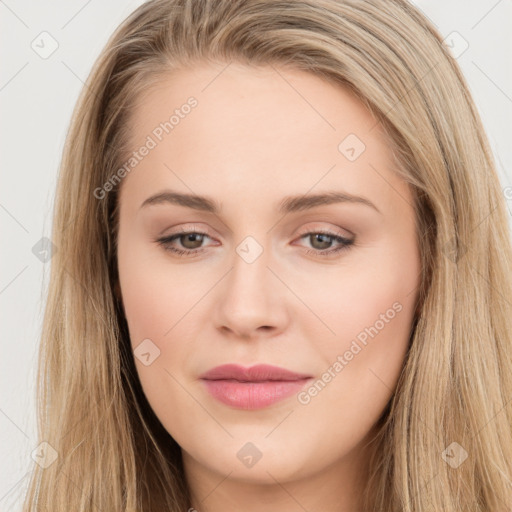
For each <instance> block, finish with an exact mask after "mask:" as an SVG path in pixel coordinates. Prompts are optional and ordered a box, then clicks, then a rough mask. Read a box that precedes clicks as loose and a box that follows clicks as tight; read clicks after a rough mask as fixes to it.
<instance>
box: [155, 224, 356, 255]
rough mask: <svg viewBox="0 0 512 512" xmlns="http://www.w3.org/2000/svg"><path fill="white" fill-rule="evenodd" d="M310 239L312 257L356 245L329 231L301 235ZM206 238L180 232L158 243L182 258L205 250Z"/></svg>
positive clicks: (206, 236) (193, 233)
mask: <svg viewBox="0 0 512 512" xmlns="http://www.w3.org/2000/svg"><path fill="white" fill-rule="evenodd" d="M308 237H309V240H310V242H311V245H312V246H313V249H308V250H306V253H307V254H312V255H319V256H331V255H333V254H337V253H340V252H341V251H344V250H348V249H349V248H350V246H351V245H353V244H354V240H353V239H352V240H351V239H348V238H345V237H342V236H340V235H338V234H336V233H331V232H329V231H311V232H308V233H305V234H303V235H301V237H300V239H303V238H308ZM206 238H211V237H210V236H209V235H207V234H206V233H201V232H199V231H194V230H192V231H180V232H179V233H174V234H173V235H170V236H166V237H162V238H159V239H157V240H156V242H157V243H158V244H160V245H161V246H162V247H163V248H164V250H166V251H169V252H172V253H175V254H178V255H180V256H192V255H194V254H198V253H200V252H203V251H204V250H205V247H203V242H204V241H205V239H206ZM175 242H179V244H180V245H181V247H183V249H181V248H179V247H176V246H175ZM333 243H337V244H338V246H337V247H335V248H330V247H331V246H332V245H333ZM315 246H316V247H315Z"/></svg>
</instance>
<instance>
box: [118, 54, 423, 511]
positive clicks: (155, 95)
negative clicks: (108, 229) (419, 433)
mask: <svg viewBox="0 0 512 512" xmlns="http://www.w3.org/2000/svg"><path fill="white" fill-rule="evenodd" d="M190 96H194V97H195V98H196V99H197V101H198V105H197V107H195V108H194V109H192V111H191V112H190V114H188V115H187V116H184V117H183V118H182V119H180V122H179V124H178V125H177V126H175V128H174V129H173V130H172V131H171V132H170V133H169V134H167V135H165V137H164V138H163V139H162V141H161V142H159V143H158V145H157V146H156V147H155V148H154V149H152V150H151V151H150V152H149V154H148V155H147V156H146V157H145V158H144V159H142V161H141V162H140V163H139V164H138V165H137V166H136V167H135V168H134V169H133V170H132V171H131V172H130V173H129V175H127V176H126V177H125V178H124V180H123V182H122V187H121V193H120V198H119V200H120V226H119V245H118V264H119V282H120V290H121V296H122V301H123V305H124V310H125V314H126V318H127V321H128V326H129V331H130V337H131V343H132V347H133V348H134V349H136V348H137V347H138V346H139V344H140V343H141V342H142V341H143V340H145V339H150V340H151V343H152V344H153V345H152V346H156V347H158V349H159V351H160V353H159V356H158V357H156V359H154V360H153V361H152V362H151V364H149V365H147V366H146V365H145V364H143V363H142V362H141V361H140V360H139V358H138V357H135V363H136V366H137V371H138V374H139V377H140V381H141V383H142V386H143V389H144V392H145V394H146V396H147V398H148V401H149V403H150V404H151V406H152V408H153V410H154V411H155V413H156V415H157V416H158V418H159V419H160V421H161V423H162V424H163V425H164V427H165V428H166V429H167V431H168V432H169V434H170V435H172V437H173V438H174V439H175V440H176V441H177V442H178V443H179V445H180V446H181V447H182V453H183V461H184V467H185V472H186V477H187V480H188V482H189V485H190V488H191V491H192V495H193V503H192V506H193V507H194V508H195V509H197V510H198V511H209V512H217V511H221V510H222V511H223V512H226V511H235V510H237V511H238V510H245V511H249V512H250V511H259V510H266V509H268V508H266V505H265V504H268V503H272V507H273V509H275V510H277V509H279V510H280V511H283V512H286V511H299V510H304V509H307V510H308V511H338V512H339V511H355V510H361V493H362V489H363V485H364V483H365V481H366V478H367V471H368V457H369V455H370V450H371V445H370V447H368V446H367V443H368V441H369V440H370V439H371V436H372V435H373V434H374V428H373V427H374V425H375V422H376V421H377V420H378V419H379V417H380V416H381V414H382V412H383V410H384V409H385V407H386V405H387V404H388V402H389V400H390V398H391V396H392V393H393V391H394V389H395V387H396V384H397V380H398V377H399V374H400V371H401V369H402V367H403V362H404V357H405V354H406V351H407V348H408V343H409V337H410V332H411V325H412V321H413V318H414V312H415V306H416V300H417V289H418V285H419V276H420V270H421V268H420V255H419V249H418V245H417V239H416V235H415V216H414V210H413V207H412V205H413V196H412V193H411V190H410V189H409V187H408V185H407V184H406V183H405V182H403V181H402V180H401V179H400V178H399V177H398V176H397V175H395V174H394V173H393V163H392V161H391V155H390V152H389V149H388V145H387V143H386V138H385V137H384V135H383V133H382V132H380V131H379V129H380V128H379V127H378V126H377V127H376V126H375V125H376V120H375V119H374V118H373V117H372V115H371V114H370V113H369V112H368V111H367V110H366V109H365V108H364V107H363V105H362V104H361V103H360V102H359V101H358V100H357V99H356V98H355V97H354V96H353V95H352V94H351V93H350V92H349V91H347V90H345V89H343V88H341V86H336V85H332V84H330V83H328V82H326V81H324V80H322V79H320V78H319V77H317V76H315V75H312V74H309V73H306V72H303V71H298V70H290V69H286V70H285V69H284V68H277V69H276V68H272V67H270V66H269V67H258V68H256V67H248V66H245V65H241V64H238V63H231V64H230V65H229V66H228V67H227V68H226V67H225V64H224V65H222V66H221V65H214V64H210V63H208V64H206V63H205V64H201V65H196V66H194V67H193V68H183V69H180V70H179V71H176V72H174V73H173V75H172V76H171V75H169V76H166V77H165V79H162V80H160V81H159V82H158V85H157V86H156V87H153V88H151V89H148V90H147V91H146V92H145V94H144V96H143V97H141V98H140V101H139V102H138V104H137V105H136V108H135V111H134V113H133V117H132V119H131V123H130V130H131V131H130V133H131V141H130V142H131V147H133V148H134V149H136V148H139V147H140V146H141V145H142V144H144V141H145V140H146V138H147V136H148V135H149V134H151V133H152V131H153V130H154V128H155V127H156V126H157V125H159V123H161V122H162V121H164V120H166V119H168V118H169V116H170V114H171V113H172V112H173V111H174V110H175V109H176V108H179V107H180V106H181V105H183V104H184V103H185V102H186V100H187V98H189V97H190ZM351 133H352V134H356V135H357V137H358V138H359V139H360V140H361V141H363V142H364V144H365V146H366V149H365V150H364V151H363V152H362V153H361V154H360V156H359V157H358V158H357V159H355V160H354V161H350V160H348V159H347V158H346V156H345V155H344V154H343V153H342V152H340V151H339V149H338V145H339V144H340V142H341V141H342V140H343V139H344V138H345V137H346V136H347V135H348V134H351ZM165 189H172V190H174V191H178V192H182V193H195V194H198V195H205V196H208V197H210V198H212V199H213V200H215V201H217V202H219V203H220V204H221V206H222V210H221V212H220V213H219V214H213V213H210V212H205V211H199V210H194V209H192V208H189V207H185V206H181V205H176V204H170V203H166V204H163V203H162V204H153V205H150V206H145V207H143V208H141V204H142V203H143V202H144V201H145V200H146V199H147V198H148V197H150V196H152V195H153V194H156V193H158V192H161V191H163V190H165ZM329 191H344V192H346V193H349V194H353V195H357V196H362V197H364V198H366V199H367V200H369V201H371V202H372V203H373V204H374V205H375V206H376V207H377V209H378V210H379V211H377V210H375V209H373V208H371V207H369V206H367V205H365V204H362V203H357V202H339V203H334V204H328V205H319V206H316V207H314V208H311V209H308V210H302V211H297V212H292V213H288V214H286V215H283V214H281V213H278V211H277V206H278V204H279V202H280V201H281V200H282V199H283V198H284V197H286V196H290V195H299V196H302V195H304V194H313V193H320V192H329ZM194 229H195V230H196V231H198V232H201V233H205V234H206V235H207V236H205V237H203V238H202V239H198V240H196V241H195V242H194V241H190V240H187V238H186V237H182V238H181V239H180V238H179V237H178V238H177V239H176V240H174V242H171V243H170V244H168V245H171V246H172V247H175V248H178V249H181V250H186V249H189V250H191V251H192V250H193V249H194V248H198V247H199V248H203V252H200V253H198V254H195V255H192V256H186V255H181V256H180V255H176V254H174V253H172V252H170V251H166V250H165V248H164V247H163V246H162V245H161V244H159V243H158V242H157V241H155V240H157V239H158V238H161V237H163V236H166V235H172V234H175V233H177V232H179V231H182V230H183V231H185V232H187V230H188V232H190V231H192V230H194ZM319 229H320V230H327V231H328V232H331V233H333V237H331V238H329V237H327V238H326V239H324V240H323V242H322V240H321V239H320V240H316V237H315V236H314V233H318V230H319ZM305 233H313V235H305ZM247 236H251V237H253V238H254V239H255V240H256V241H257V242H258V244H260V246H261V247H262V249H263V252H262V253H261V254H260V255H259V257H258V258H257V259H255V261H253V262H252V263H248V262H247V261H246V260H244V259H243V258H242V257H241V256H240V255H239V253H237V251H236V249H237V247H238V246H239V244H240V243H241V242H242V241H243V240H244V239H245V238H246V237H247ZM336 236H343V237H345V238H349V239H354V238H355V241H354V244H353V245H352V246H349V247H348V248H347V249H345V250H343V251H341V252H339V253H335V254H332V255H330V256H322V255H321V252H322V251H324V252H325V251H326V250H329V249H333V248H337V247H339V245H340V244H339V243H338V242H337V241H336V238H335V237H336ZM308 249H309V250H310V251H311V253H309V254H308V253H307V252H306V251H307V250H308ZM251 250H253V249H251ZM394 303H395V307H398V308H401V309H400V312H397V313H396V314H395V315H394V317H393V319H391V320H389V319H388V322H384V327H383V328H381V329H378V333H377V334H376V335H375V336H374V337H373V338H372V337H368V340H367V344H366V345H363V344H362V343H359V345H360V346H361V347H362V348H361V350H360V351H359V352H358V353H357V354H356V355H354V356H353V358H352V359H351V360H350V361H346V360H345V362H346V363H347V364H346V365H344V366H343V369H342V371H338V372H337V373H336V372H335V371H334V372H333V370H332V366H333V363H335V361H337V358H338V356H342V357H343V355H344V354H345V353H346V351H347V350H349V349H350V347H351V344H352V343H353V341H354V340H355V339H357V336H358V335H360V334H361V332H363V331H364V329H365V328H369V327H370V326H375V325H377V324H376V322H377V321H378V320H379V319H380V318H382V316H381V315H382V314H386V311H388V310H390V308H391V309H392V305H393V304H394ZM396 303H398V304H399V306H396ZM386 318H387V317H386ZM380 325H381V324H379V326H380ZM352 346H354V345H353V344H352ZM230 362H234V363H238V364H241V365H244V366H252V365H253V364H257V363H268V364H273V365H276V366H281V367H284V368H287V369H289V370H292V371H296V372H302V373H307V374H309V375H312V376H313V377H314V381H315V382H316V381H318V379H322V375H324V374H325V372H326V371H327V369H328V368H331V375H332V374H334V375H335V377H333V378H331V380H330V382H328V383H327V384H326V385H325V386H324V387H323V389H321V391H320V392H317V394H316V395H315V396H310V398H311V400H310V401H309V403H307V404H304V403H300V402H299V400H298V397H297V395H292V396H291V397H290V398H287V399H285V400H282V401H280V402H277V403H275V404H273V405H271V406H268V407H266V408H264V409H260V410H253V411H246V410H241V409H236V408H233V407H230V406H227V405H224V404H222V403H221V402H218V401H217V400H216V399H214V398H213V397H212V396H211V395H210V394H209V393H207V391H206V390H205V388H204V385H203V383H202V382H201V381H200V380H199V376H200V375H201V374H202V373H203V372H205V371H206V370H208V369H210V368H212V367H214V366H218V365H220V364H224V363H230ZM306 389H307V388H306ZM248 442H251V443H253V445H255V446H256V447H257V449H258V450H259V452H261V454H262V456H261V459H260V460H259V461H258V462H257V463H256V464H254V465H253V466H252V467H247V466H246V465H244V464H243V463H242V462H241V461H240V459H239V458H238V457H237V453H238V452H239V450H240V449H241V448H242V447H243V446H244V445H245V444H246V443H248Z"/></svg>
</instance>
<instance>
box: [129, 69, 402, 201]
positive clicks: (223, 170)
mask: <svg viewBox="0 0 512 512" xmlns="http://www.w3.org/2000/svg"><path fill="white" fill-rule="evenodd" d="M191 98H193V102H192V103H191ZM191 104H194V106H193V107H190V105H191ZM129 133H130V148H131V149H132V150H134V151H135V150H137V149H138V148H140V147H142V146H143V145H144V144H146V143H147V141H148V140H149V139H151V140H152V141H153V143H152V145H153V148H152V149H151V151H149V152H147V153H148V154H147V155H146V156H145V157H144V158H143V159H141V161H140V162H139V163H137V166H136V168H135V169H134V171H132V172H130V176H129V179H127V180H124V181H128V182H131V187H129V185H128V187H129V188H132V189H133V190H134V191H135V192H136V191H138V192H139V194H142V193H143V191H144V193H146V194H149V193H150V192H151V191H154V189H155V187H156V186H165V185H166V184H169V183H170V182H174V183H178V184H179V185H180V186H181V188H183V185H185V188H192V189H193V190H194V192H197V193H202V192H205V191H206V190H208V192H212V191H213V192H215V191H217V192H218V193H219V194H227V193H230V194H231V195H233V194H235V195H236V194H241V193H242V191H243V190H247V189H248V188H252V189H253V190H255V191H258V190H266V193H267V194H270V195H271V194H272V192H273V191H275V193H276V198H277V195H288V194H290V193H294V192H296V193H301V192H302V193H306V192H307V191H308V190H311V189H312V188H314V187H317V186H319V187H320V188H322V189H325V188H336V187H337V188H340V186H342V187H344V188H345V189H347V190H348V191H349V192H351V193H354V194H364V193H365V192H366V193H367V194H374V195H379V194H381V195H382V194H385V193H387V192H386V190H383V189H389V185H388V186H387V187H386V186H385V183H386V181H388V182H390V180H391V181H393V180H394V181H396V180H397V177H395V176H389V173H390V170H391V168H392V162H391V155H390V151H389V147H388V142H387V138H386V137H385V136H384V135H383V132H382V130H381V128H380V126H378V125H377V121H376V119H375V118H374V116H373V115H372V114H371V113H370V112H369V111H368V110H367V109H366V108H365V107H364V105H363V104H362V103H361V102H360V101H359V100H358V99H357V98H356V97H355V95H354V94H353V93H352V92H351V91H349V90H348V89H346V88H343V87H341V86H340V85H335V84H333V83H331V82H328V81H326V80H324V79H322V78H320V77H318V76H316V75H313V74H311V73H307V72H304V71H300V70H294V69H284V68H279V67H275V66H261V67H253V66H246V65H242V64H239V63H234V62H232V63H231V64H229V65H226V64H224V65H217V64H202V65H195V66H193V67H188V68H181V69H179V70H176V71H173V72H172V73H169V74H168V75H165V76H162V78H161V79H159V80H158V81H157V82H155V83H154V84H153V85H152V86H151V87H150V88H148V89H147V90H145V91H144V93H143V95H141V96H140V97H139V99H138V102H137V104H136V105H135V108H134V111H133V113H132V117H131V119H130V123H129ZM179 180H181V181H182V183H179ZM125 185H126V184H125V183H123V184H122V186H123V187H125ZM396 186H397V187H399V186H400V185H399V184H398V183H397V184H396ZM199 189H201V190H199ZM189 191H190V190H189ZM283 191H286V194H282V192H283ZM395 195H396V192H395ZM390 199H391V198H390ZM395 199H396V197H395Z"/></svg>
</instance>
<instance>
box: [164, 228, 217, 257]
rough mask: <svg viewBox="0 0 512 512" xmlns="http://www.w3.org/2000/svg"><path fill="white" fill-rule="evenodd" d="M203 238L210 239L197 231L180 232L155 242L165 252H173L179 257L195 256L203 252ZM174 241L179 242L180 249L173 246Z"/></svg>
mask: <svg viewBox="0 0 512 512" xmlns="http://www.w3.org/2000/svg"><path fill="white" fill-rule="evenodd" d="M205 238H210V237H209V236H208V235H207V234H206V233H200V232H198V231H180V232H179V233H175V234H173V235H170V236H166V237H163V238H159V239H158V240H156V241H157V242H158V243H159V244H160V245H161V246H162V247H163V248H164V249H165V250H166V251H170V252H173V253H175V254H179V255H180V256H181V255H191V254H197V253H199V252H202V251H204V247H202V243H203V241H204V239H205ZM175 241H179V243H180V244H181V246H182V247H184V248H185V249H180V248H178V247H175V246H174V245H173V244H174V242H175Z"/></svg>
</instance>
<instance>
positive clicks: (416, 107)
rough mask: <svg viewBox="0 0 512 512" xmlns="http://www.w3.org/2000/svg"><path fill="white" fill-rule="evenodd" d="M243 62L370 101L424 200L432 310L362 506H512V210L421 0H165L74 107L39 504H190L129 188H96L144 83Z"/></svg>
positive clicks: (46, 347)
mask: <svg viewBox="0 0 512 512" xmlns="http://www.w3.org/2000/svg"><path fill="white" fill-rule="evenodd" d="M232 61H236V62H239V63H243V64H247V65H250V66H276V67H278V68H281V69H284V68H289V69H296V70H303V71H306V72H309V73H312V74H314V75H316V76H318V77H320V78H322V79H324V80H327V81H330V82H331V83H333V84H336V85H338V86H340V87H344V88H345V89H346V90H350V91H351V92H353V93H354V94H355V95H356V97H357V98H358V99H359V100H360V101H361V102H362V103H363V104H364V105H365V106H366V108H368V110H369V111H370V112H371V113H372V115H373V116H375V119H376V125H379V126H381V127H382V128H383V133H384V134H385V136H386V137H387V139H388V143H389V148H390V152H391V154H392V155H393V158H394V159H395V161H396V172H397V173H398V174H399V175H400V176H401V177H402V178H403V179H404V180H405V181H406V182H407V183H409V184H410V185H411V187H412V190H413V193H414V208H415V214H416V226H417V240H418V245H419V248H420V254H421V264H422V274H421V279H420V281H421V284H420V287H419V294H418V297H419V299H418V310H417V311H418V312H417V316H416V317H415V319H414V322H413V325H412V326H411V338H410V344H409V348H408V352H407V355H406V358H405V361H404V365H403V370H402V373H401V375H400V379H399V381H398V385H397V387H396V390H395V392H394V393H393V395H392V397H391V399H390V402H389V404H388V406H387V408H386V410H385V411H384V413H383V416H382V418H381V419H382V421H381V422H380V423H379V430H378V434H377V436H376V437H375V440H374V442H375V446H376V447H377V448H378V449H376V450H375V453H374V456H373V458H372V461H371V465H370V470H371V476H370V478H369V479H368V481H367V488H366V491H365V493H364V503H365V509H364V510H365V511H374V512H394V511H398V510H400V511H404V512H425V511H440V510H443V511H445V512H455V511H460V512H462V511H464V512H467V511H472V512H483V511H485V512H491V511H492V512H496V511H499V510H505V509H506V507H507V505H510V504H511V503H512V487H511V483H510V481H511V479H512V476H511V475H512V409H511V408H510V402H509V401H510V400H511V398H512V372H511V369H512V314H511V313H512V305H511V299H510V298H511V297H512V281H511V269H512V248H511V243H510V234H509V228H508V221H507V215H506V210H505V201H504V197H503V194H502V191H501V188H500V183H499V179H498V176H497V173H496V168H495V163H494V160H493V157H492V153H491V151H490V148H489V144H488V141H487V138H486V135H485V133H484V129H483V126H482V123H481V120H480V118H479V114H478V112H477V109H476V108H475V105H474V103H473V100H472V98H471V96H470V93H469V90H468V87H467V84H466V82H465V79H464V77H463V75H462V73H461V71H460V70H459V67H458V65H457V63H456V61H455V59H454V58H453V57H452V56H451V54H450V53H449V52H448V51H447V49H446V48H445V47H444V45H443V42H442V37H441V36H440V34H439V33H438V31H437V30H436V28H435V27H434V26H433V25H432V24H431V23H430V22H429V21H428V20H427V19H426V17H425V16H424V15H423V14H422V13H421V12H420V11H419V10H418V9H417V8H415V7H413V6H412V5H411V4H409V3H408V2H407V1H405V0H363V1H361V0H339V1H336V0H304V1H296V0H276V1H273V0H150V1H148V2H146V3H144V4H142V5H141V6H140V7H138V8H137V9H136V10H135V11H134V12H133V13H132V14H131V15H129V16H128V17H127V18H126V19H125V20H124V21H123V22H122V24H121V25H120V26H119V27H118V28H117V29H116V31H115V32H114V33H113V35H112V36H111V37H110V39H109V41H108V42H107V44H106V46H105V48H104V49H103V51H102V52H101V55H100V56H99V58H98V59H97V61H96V62H95V64H94V66H93V69H92V71H91V74H90V75H89V77H88V79H87V82H86V84H85V87H84V88H83V90H82V91H81V94H80V97H79V99H78V102H77V104H76V106H75V109H74V111H73V115H72V120H71V125H70V128H69V131H68V134H67V139H66V143H65V146H64V151H63V155H62V161H61V166H60V170H59V177H58V186H57V195H56V200H55V207H54V208H55V209H54V214H53V228H52V240H53V243H54V244H55V246H56V248H57V250H56V252H55V254H54V256H53V258H52V262H51V275H50V280H49V288H48V297H47V303H46V309H45V315H44V320H43V329H42V339H41V344H40V353H39V366H38V382H37V385H38V388H37V415H38V435H39V442H47V443H48V444H49V445H50V446H51V447H52V448H53V449H54V450H55V451H56V452H57V455H58V456H57V459H56V461H55V462H54V463H53V464H51V465H49V466H48V467H46V468H45V469H43V468H42V467H39V466H38V465H35V466H34V470H33V472H32V474H31V480H30V484H29V488H28V491H27V495H26V497H25V502H24V510H25V511H32V510H37V511H50V510H51V511H53V512H55V511H57V512H59V511H66V512H67V511H68V510H73V511H76V512H79V511H91V510H96V509H98V510H104V511H111V510H116V511H134V510H137V511H153V510H154V511H161V510H169V511H178V510H180V511H184V510H187V509H188V507H190V506H191V503H190V494H189V492H190V491H189V488H188V485H187V482H186V480H185V476H184V472H183V466H182V460H181V449H180V447H179V445H178V444H177V443H176V441H175V440H174V439H173V438H172V437H171V436H170V435H169V433H168V432H167V431H166V430H165V429H164V427H163V426H162V424H161V423H160V422H159V420H158V418H157V417H156V415H155V414H154V412H153V411H152V409H151V407H150V406H149V403H148V402H147V400H146V398H145V396H144V393H143V391H142V388H141V385H140V382H139V380H138V377H137V372H136V369H135V365H134V361H133V354H132V351H131V349H130V340H129V334H128V329H127V323H126V318H125V315H124V310H123V307H122V300H121V299H120V297H119V293H118V291H119V288H118V273H117V256H116V240H117V230H118V193H119V184H116V185H115V186H113V187H112V190H109V192H108V193H107V194H106V196H105V197H104V198H103V199H98V197H97V194H95V192H94V191H95V190H97V189H98V187H102V186H103V185H104V184H105V183H106V182H107V181H108V180H109V179H110V178H111V177H112V176H113V175H114V174H115V172H116V170H117V169H119V167H120V166H121V164H122V162H123V161H124V158H125V157H126V154H127V153H128V151H129V149H130V148H129V138H130V119H131V116H132V113H133V109H134V108H135V106H136V105H137V102H138V101H139V100H140V98H141V97H142V96H143V93H144V91H147V90H148V88H149V87H151V86H152V85H155V84H158V81H159V80H161V79H162V78H164V77H166V76H169V74H172V71H173V70H179V69H180V68H185V67H193V66H194V65H201V63H205V62H216V63H226V64H227V63H230V62H232ZM199 108H200V106H199ZM340 135H342V134H340ZM340 140H341V139H340ZM507 406H508V407H507ZM453 442H456V443H458V444H459V445H460V446H461V447H462V449H464V450H465V452H467V459H466V460H465V461H464V462H463V463H462V464H460V466H458V467H456V468H455V467H452V466H451V465H450V464H448V463H447V462H445V460H446V459H447V456H446V455H443V454H445V452H444V450H445V449H446V448H447V447H448V450H450V449H452V448H453V445H452V448H450V445H451V443H453ZM456 448H457V449H458V450H460V448H458V447H456ZM450 454H451V455H452V456H453V451H452V452H449V454H448V457H449V456H450Z"/></svg>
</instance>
